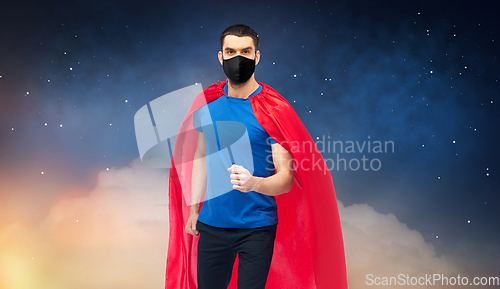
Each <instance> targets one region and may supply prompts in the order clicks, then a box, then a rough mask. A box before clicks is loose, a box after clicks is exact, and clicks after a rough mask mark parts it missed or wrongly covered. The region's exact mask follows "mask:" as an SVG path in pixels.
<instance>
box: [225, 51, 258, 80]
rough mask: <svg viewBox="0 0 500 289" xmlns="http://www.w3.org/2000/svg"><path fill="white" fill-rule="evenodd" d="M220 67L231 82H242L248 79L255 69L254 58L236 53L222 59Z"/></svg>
mask: <svg viewBox="0 0 500 289" xmlns="http://www.w3.org/2000/svg"><path fill="white" fill-rule="evenodd" d="M222 67H223V68H224V73H225V74H226V76H227V78H228V79H229V80H231V82H234V83H244V82H246V81H247V80H249V79H250V77H251V76H252V74H253V72H254V71H255V59H250V58H246V57H243V56H241V55H237V56H235V57H233V58H229V59H223V60H222Z"/></svg>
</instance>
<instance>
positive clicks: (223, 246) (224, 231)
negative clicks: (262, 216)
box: [196, 221, 278, 289]
mask: <svg viewBox="0 0 500 289" xmlns="http://www.w3.org/2000/svg"><path fill="white" fill-rule="evenodd" d="M277 226H278V224H275V225H271V226H265V227H259V228H250V229H238V228H218V227H213V226H209V225H207V224H204V223H202V222H200V221H198V222H197V224H196V229H197V230H198V231H199V232H200V235H199V238H200V239H199V240H198V259H197V262H198V269H197V271H198V276H197V277H198V289H226V288H227V287H228V286H229V282H230V281H231V274H232V270H233V265H234V260H235V258H236V254H239V255H238V258H239V265H238V289H264V288H265V286H266V281H267V275H268V274H269V268H270V267H271V260H272V257H273V250H274V240H275V238H276V227H277Z"/></svg>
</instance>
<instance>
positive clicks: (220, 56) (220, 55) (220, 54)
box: [217, 51, 222, 65]
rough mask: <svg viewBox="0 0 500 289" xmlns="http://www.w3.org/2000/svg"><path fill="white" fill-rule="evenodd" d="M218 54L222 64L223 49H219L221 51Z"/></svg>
mask: <svg viewBox="0 0 500 289" xmlns="http://www.w3.org/2000/svg"><path fill="white" fill-rule="evenodd" d="M217 56H218V57H219V62H220V65H222V51H219V53H218V54H217Z"/></svg>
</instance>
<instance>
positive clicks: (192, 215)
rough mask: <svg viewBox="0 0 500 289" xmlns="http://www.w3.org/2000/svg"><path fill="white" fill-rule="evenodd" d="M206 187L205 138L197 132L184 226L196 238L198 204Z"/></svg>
mask: <svg viewBox="0 0 500 289" xmlns="http://www.w3.org/2000/svg"><path fill="white" fill-rule="evenodd" d="M206 186H207V164H206V158H205V136H204V135H203V133H202V132H198V144H197V147H196V151H195V153H194V160H193V170H192V176H191V206H190V210H189V218H188V221H187V224H186V229H185V230H186V232H187V233H189V234H191V235H194V236H198V230H196V222H197V220H198V215H199V213H200V202H201V198H202V197H203V193H204V192H205V188H206Z"/></svg>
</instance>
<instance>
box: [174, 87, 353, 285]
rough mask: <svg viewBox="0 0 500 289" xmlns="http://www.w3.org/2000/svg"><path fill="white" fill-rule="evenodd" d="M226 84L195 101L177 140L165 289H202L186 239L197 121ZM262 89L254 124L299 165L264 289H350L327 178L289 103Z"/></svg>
mask: <svg viewBox="0 0 500 289" xmlns="http://www.w3.org/2000/svg"><path fill="white" fill-rule="evenodd" d="M226 82H227V80H226V81H224V82H219V83H214V84H212V85H211V86H209V87H207V88H206V89H204V90H203V92H200V93H199V94H198V95H197V96H196V98H195V100H194V102H193V104H192V105H191V107H190V109H189V111H188V113H187V114H186V117H185V118H184V120H183V122H182V124H181V126H180V129H179V134H178V135H177V137H176V142H175V147H174V152H173V157H172V161H171V167H170V174H169V194H168V195H169V223H170V234H169V243H168V253H167V264H166V275H165V288H167V289H195V288H197V278H196V268H197V267H196V263H197V259H196V258H197V246H198V237H194V236H192V235H190V234H188V233H186V232H185V231H184V228H185V226H186V222H187V219H188V216H189V204H190V194H191V193H190V192H191V190H190V188H191V169H192V160H193V156H194V152H195V149H196V145H197V137H198V134H197V131H196V130H195V129H194V127H193V121H192V114H193V112H194V111H196V110H197V109H198V108H199V107H201V106H202V105H204V104H205V103H209V102H211V101H213V100H215V99H217V98H219V97H220V96H222V95H225V93H224V91H223V86H224V85H225V84H226ZM258 83H259V84H260V85H262V91H261V92H260V93H258V94H256V95H254V96H252V97H251V98H250V101H251V105H252V109H253V111H254V113H255V117H256V119H257V121H258V122H259V123H260V125H261V126H262V127H263V128H264V129H265V130H266V131H267V133H269V135H270V136H271V137H272V138H273V139H274V140H276V142H278V143H280V144H281V145H282V146H283V147H284V148H285V149H286V150H287V151H288V152H289V153H290V154H291V155H292V157H293V159H294V184H293V188H292V189H291V191H290V192H288V193H286V194H282V195H279V196H276V197H275V198H276V203H277V206H278V228H277V233H276V240H275V248H274V255H273V260H272V263H271V269H270V271H269V276H268V280H267V285H266V288H268V289H281V288H283V289H295V288H297V289H298V288H301V289H333V288H334V289H346V288H347V273H346V263H345V255H344V242H343V238H342V228H341V225H340V218H339V211H338V207H337V200H336V197H335V191H334V187H333V181H332V176H331V174H330V171H329V170H328V168H327V166H326V163H325V161H324V159H323V157H322V155H321V153H320V152H319V150H318V148H317V146H316V144H315V143H314V141H313V139H312V138H311V136H310V134H309V132H308V131H307V129H306V128H305V126H304V124H303V123H302V121H301V120H300V118H299V117H298V115H297V114H296V112H295V111H294V109H293V108H292V106H291V105H290V104H289V103H288V101H287V100H286V99H285V98H283V97H282V96H281V95H280V94H279V93H278V92H276V91H275V90H274V89H273V88H271V87H270V86H268V85H266V84H264V83H261V82H258ZM229 181H230V180H229V178H228V182H229ZM183 189H184V190H185V192H184V194H183V192H182V190H183ZM201 206H203V203H201ZM237 264H238V259H236V261H235V265H234V269H233V274H232V278H231V283H230V285H229V287H228V288H236V280H237V275H238V274H237V269H236V268H237V267H236V266H237Z"/></svg>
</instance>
